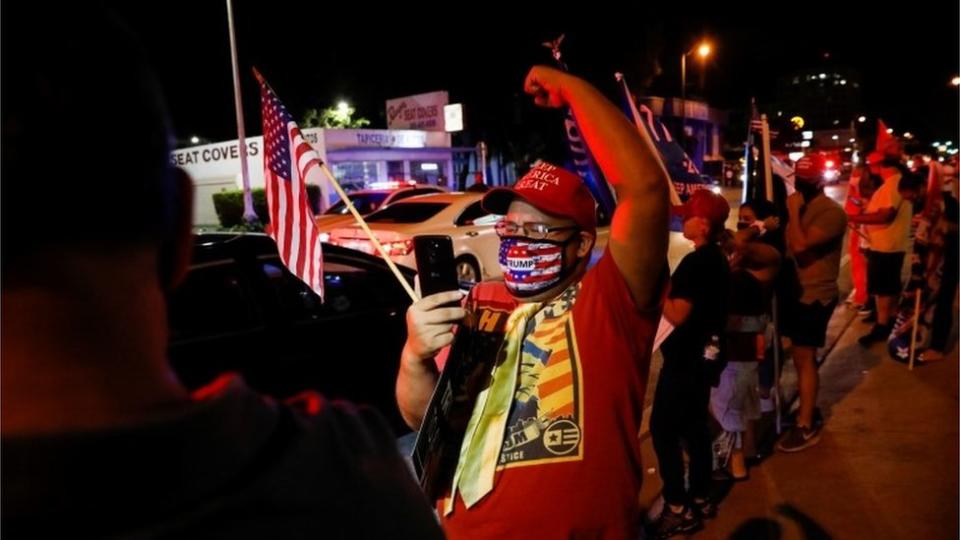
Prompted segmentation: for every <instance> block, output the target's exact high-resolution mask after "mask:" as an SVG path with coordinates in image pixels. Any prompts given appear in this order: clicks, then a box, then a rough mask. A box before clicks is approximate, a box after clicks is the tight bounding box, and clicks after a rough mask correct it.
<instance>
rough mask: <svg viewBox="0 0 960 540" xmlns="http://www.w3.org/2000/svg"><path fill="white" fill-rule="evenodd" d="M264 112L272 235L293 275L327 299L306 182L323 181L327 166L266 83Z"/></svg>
mask: <svg viewBox="0 0 960 540" xmlns="http://www.w3.org/2000/svg"><path fill="white" fill-rule="evenodd" d="M254 73H255V75H256V77H257V80H258V81H259V82H260V108H261V115H262V117H263V144H264V156H263V179H264V184H265V188H266V192H267V210H268V211H269V214H270V227H269V229H268V233H269V235H270V237H271V238H273V240H274V241H275V242H276V243H277V249H278V250H279V251H280V259H281V260H282V261H283V264H284V265H286V267H287V269H289V270H290V273H292V274H293V275H295V276H297V277H298V278H300V280H301V281H303V282H304V283H306V284H307V285H308V286H309V287H310V288H311V289H312V290H313V292H315V293H317V295H318V296H320V298H321V299H322V298H323V253H322V251H321V248H320V235H319V233H318V232H317V229H316V226H315V225H314V217H313V212H312V211H311V210H310V205H309V204H308V201H307V190H306V181H307V180H308V179H312V180H313V183H319V182H318V181H322V177H321V176H320V165H321V164H322V163H323V162H322V161H321V160H320V158H319V157H318V156H317V154H316V152H315V151H314V150H313V148H312V147H311V146H310V143H308V142H307V141H306V140H304V138H303V135H302V134H301V133H300V128H298V127H297V124H296V122H294V121H293V117H292V116H290V113H289V112H287V109H286V107H284V106H283V103H280V100H279V99H278V98H277V95H276V94H274V93H273V89H271V88H270V86H269V85H268V84H267V82H266V81H265V80H264V79H263V77H262V76H261V75H260V74H259V73H256V72H254Z"/></svg>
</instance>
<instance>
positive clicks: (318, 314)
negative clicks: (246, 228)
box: [259, 255, 402, 322]
mask: <svg viewBox="0 0 960 540" xmlns="http://www.w3.org/2000/svg"><path fill="white" fill-rule="evenodd" d="M259 262H260V268H261V269H262V270H263V273H264V274H265V275H266V277H267V282H268V283H269V284H270V290H271V291H272V293H273V294H274V295H275V296H276V299H277V303H278V305H279V306H280V311H281V313H282V315H283V318H284V319H285V320H291V321H294V322H308V321H313V320H317V319H322V318H325V317H333V316H337V315H345V314H349V313H355V312H357V311H363V310H369V309H376V308H385V307H390V306H395V305H400V302H398V294H397V293H398V290H399V288H400V286H399V285H398V284H397V283H395V282H393V281H391V280H393V279H395V278H393V275H392V274H388V272H387V271H386V270H385V269H377V268H364V267H360V266H357V265H352V264H348V263H343V262H331V261H324V264H323V269H324V270H323V282H324V296H325V297H326V301H325V302H324V303H321V302H320V297H319V296H317V295H316V294H315V293H314V292H313V291H312V290H311V289H310V288H309V287H307V285H306V284H305V283H304V282H302V281H300V280H299V279H297V278H296V277H294V276H293V274H291V273H290V271H289V270H287V268H286V267H285V266H284V265H283V263H282V262H281V261H280V259H279V257H277V256H275V255H273V256H267V257H261V258H260V260H259ZM401 292H402V291H401Z"/></svg>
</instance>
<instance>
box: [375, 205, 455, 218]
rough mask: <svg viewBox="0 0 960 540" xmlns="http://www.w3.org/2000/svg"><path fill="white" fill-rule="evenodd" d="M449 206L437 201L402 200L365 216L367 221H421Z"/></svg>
mask: <svg viewBox="0 0 960 540" xmlns="http://www.w3.org/2000/svg"><path fill="white" fill-rule="evenodd" d="M447 206H449V204H447V203H438V202H429V203H428V202H402V203H399V204H391V205H390V206H387V207H386V208H384V209H383V210H380V211H379V212H375V213H373V214H371V215H370V216H369V217H367V222H368V223H422V222H424V221H426V220H428V219H430V218H432V217H433V216H435V215H437V214H439V213H440V211H441V210H443V209H444V208H446V207H447Z"/></svg>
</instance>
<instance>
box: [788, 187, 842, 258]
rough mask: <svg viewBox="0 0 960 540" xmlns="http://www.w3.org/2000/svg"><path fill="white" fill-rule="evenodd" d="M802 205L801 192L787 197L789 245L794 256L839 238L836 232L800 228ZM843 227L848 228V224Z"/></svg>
mask: <svg viewBox="0 0 960 540" xmlns="http://www.w3.org/2000/svg"><path fill="white" fill-rule="evenodd" d="M802 205H803V196H801V195H800V193H799V192H797V193H794V194H793V195H791V196H789V197H787V211H788V212H789V213H790V222H789V223H787V245H789V246H790V250H791V251H793V253H794V254H800V253H803V252H805V251H809V250H810V249H813V248H815V247H817V246H820V245H822V244H825V243H827V242H829V241H831V240H833V239H834V238H836V236H837V234H836V232H835V231H831V230H829V229H825V228H823V227H818V226H816V225H814V226H812V227H809V228H807V229H806V230H804V229H803V227H801V226H800V207H801V206H802ZM842 227H846V224H845V223H844V224H842ZM840 234H843V229H841V232H840Z"/></svg>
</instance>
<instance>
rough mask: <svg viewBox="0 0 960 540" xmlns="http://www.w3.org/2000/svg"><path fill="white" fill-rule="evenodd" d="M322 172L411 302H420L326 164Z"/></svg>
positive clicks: (321, 164)
mask: <svg viewBox="0 0 960 540" xmlns="http://www.w3.org/2000/svg"><path fill="white" fill-rule="evenodd" d="M320 170H322V171H323V174H324V175H325V176H326V177H327V180H329V181H330V184H331V185H332V186H333V189H334V190H336V192H337V195H339V196H340V200H342V201H343V202H344V204H346V206H347V209H348V210H350V213H351V214H353V218H354V219H356V220H357V223H358V224H359V225H360V228H361V229H363V232H365V233H366V234H367V237H369V238H370V242H371V243H372V244H373V246H374V247H375V248H377V251H378V252H379V253H380V256H381V257H383V261H384V262H385V263H387V266H388V267H390V271H391V272H393V275H394V276H396V278H397V281H399V282H400V285H402V286H403V289H404V290H405V291H407V294H408V295H409V296H410V300H412V301H414V302H416V301H418V300H420V297H418V296H417V293H416V292H414V290H413V287H411V286H410V283H408V282H407V280H406V279H404V277H403V274H401V273H400V269H399V268H397V265H396V264H394V262H393V260H392V259H391V258H390V255H388V254H387V250H386V249H384V247H383V244H381V243H380V241H379V240H377V237H376V235H374V234H373V231H371V230H370V227H369V226H368V225H367V222H366V220H364V219H363V216H361V215H360V212H357V209H356V208H354V206H353V203H352V202H351V201H350V197H348V196H347V194H346V193H344V191H343V188H342V187H340V183H339V182H337V179H336V178H334V176H333V173H331V172H330V169H328V168H327V164H326V163H322V162H321V163H320Z"/></svg>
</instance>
